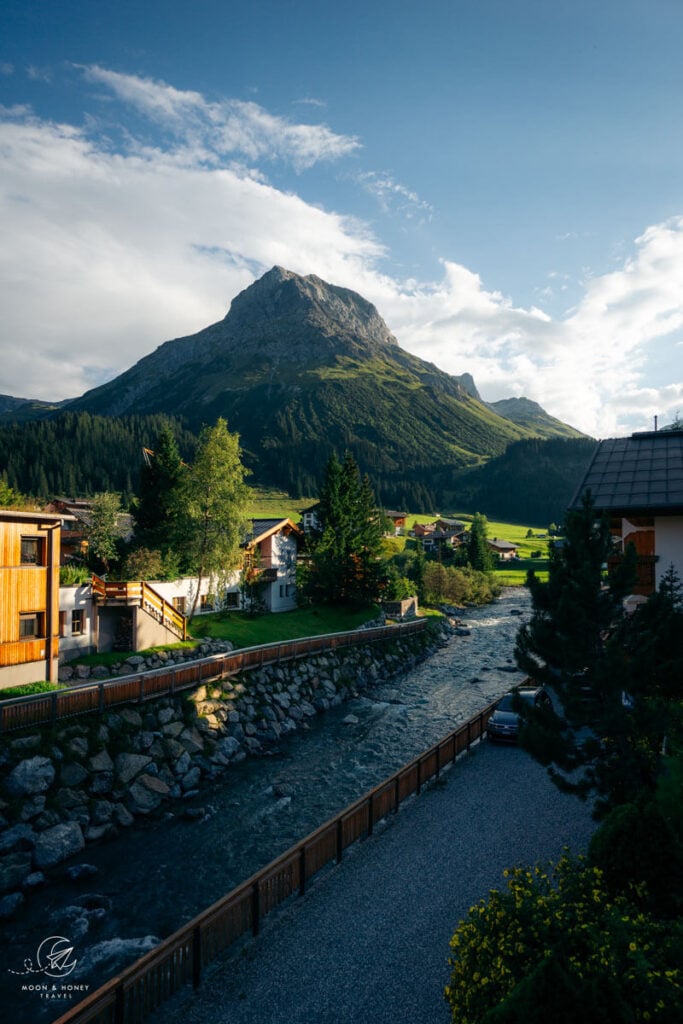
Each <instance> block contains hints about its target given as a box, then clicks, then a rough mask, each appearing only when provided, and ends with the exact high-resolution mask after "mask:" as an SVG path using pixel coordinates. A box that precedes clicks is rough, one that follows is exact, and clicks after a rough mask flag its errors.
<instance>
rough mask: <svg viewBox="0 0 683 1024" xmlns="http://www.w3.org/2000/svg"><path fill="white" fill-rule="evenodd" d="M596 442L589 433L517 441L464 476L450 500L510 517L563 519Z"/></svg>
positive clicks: (535, 522)
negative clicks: (571, 436)
mask: <svg viewBox="0 0 683 1024" xmlns="http://www.w3.org/2000/svg"><path fill="white" fill-rule="evenodd" d="M595 446H596V442H595V441H593V440H591V439H590V438H577V439H566V440H565V439H551V440H548V441H542V440H540V439H538V438H532V439H530V440H527V441H517V442H515V443H514V444H511V445H510V447H509V448H508V449H507V451H506V452H505V453H504V454H503V455H501V456H499V457H498V458H496V459H491V461H490V462H488V463H487V464H486V465H485V466H482V467H481V469H477V470H475V471H474V472H470V473H467V474H465V475H464V476H462V477H460V478H459V479H458V480H457V481H456V484H455V495H454V498H453V499H452V502H451V503H452V504H453V506H454V507H455V506H457V507H460V508H466V509H480V510H482V511H485V513H486V515H487V516H488V517H489V518H491V519H501V520H503V521H507V522H514V523H531V524H533V525H536V526H547V525H548V523H552V522H560V521H561V520H562V519H563V517H564V513H565V510H566V508H567V506H568V505H569V502H570V501H571V499H572V497H573V495H574V492H575V490H576V488H577V487H578V486H579V484H580V483H581V479H582V477H583V473H584V471H585V469H586V468H587V466H588V463H589V462H590V459H591V457H592V455H593V452H594V451H595Z"/></svg>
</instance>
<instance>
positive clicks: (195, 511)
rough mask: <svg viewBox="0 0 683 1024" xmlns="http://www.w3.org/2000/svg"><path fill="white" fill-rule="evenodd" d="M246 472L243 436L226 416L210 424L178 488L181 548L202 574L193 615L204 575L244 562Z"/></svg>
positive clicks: (214, 574)
mask: <svg viewBox="0 0 683 1024" xmlns="http://www.w3.org/2000/svg"><path fill="white" fill-rule="evenodd" d="M245 474H246V470H245V468H244V466H243V464H242V459H241V452H240V446H239V437H238V436H237V434H231V433H230V432H229V431H228V425H227V423H226V421H225V420H224V419H222V418H220V419H218V421H217V422H216V425H215V426H214V427H205V428H204V429H203V430H202V432H201V434H200V437H199V444H198V446H197V453H196V456H195V460H194V462H193V464H192V465H191V466H188V467H187V469H186V470H185V472H184V473H183V478H182V483H181V486H180V487H179V488H178V490H177V495H178V532H177V534H176V536H177V538H178V540H179V542H180V543H179V546H178V554H179V555H180V557H181V559H182V561H183V563H184V567H185V568H187V569H189V570H191V571H192V572H194V573H196V575H197V577H198V582H197V589H196V592H195V596H194V600H193V602H192V609H191V611H190V616H189V617H190V618H192V616H193V615H194V613H195V611H196V608H197V601H198V600H199V592H200V588H201V583H202V581H203V580H204V579H206V577H207V576H209V577H213V578H217V579H221V578H222V577H224V576H225V574H226V573H227V572H228V571H229V570H230V569H234V568H235V567H236V566H237V565H238V564H239V561H240V545H241V543H242V542H243V540H244V537H245V533H246V526H247V516H246V513H247V503H248V500H249V494H250V491H249V488H248V487H247V485H246V484H245V482H244V477H245Z"/></svg>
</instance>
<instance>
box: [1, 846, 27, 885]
mask: <svg viewBox="0 0 683 1024" xmlns="http://www.w3.org/2000/svg"><path fill="white" fill-rule="evenodd" d="M30 873H31V854H30V853H27V852H25V851H19V850H18V851H16V853H10V854H9V855H8V856H7V857H3V858H2V861H1V862H0V892H10V891H11V890H12V889H20V888H21V886H22V883H23V881H24V879H25V878H27V877H28V875H30Z"/></svg>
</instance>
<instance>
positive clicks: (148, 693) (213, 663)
mask: <svg viewBox="0 0 683 1024" xmlns="http://www.w3.org/2000/svg"><path fill="white" fill-rule="evenodd" d="M426 626H427V620H426V619H415V620H414V621H412V622H402V623H397V624H396V625H393V626H377V627H375V628H373V629H356V630H352V631H349V632H347V633H327V634H325V635H323V636H314V637H307V638H305V639H302V640H287V641H283V642H282V643H273V644H262V645H261V646H260V647H244V648H242V649H241V650H239V651H231V652H230V653H226V654H214V655H211V656H210V657H207V658H199V659H197V660H196V661H192V662H188V663H186V664H183V665H173V666H171V668H160V669H154V670H152V671H147V672H140V673H136V674H135V675H130V676H120V677H119V678H118V679H105V680H103V681H102V682H99V683H95V682H84V683H77V684H73V685H71V686H69V687H67V688H65V689H63V690H53V691H52V692H51V693H44V694H34V695H33V696H30V697H15V698H14V699H12V700H6V701H0V734H3V733H7V732H13V731H15V730H17V729H29V728H34V727H36V726H42V725H53V724H54V723H55V722H58V721H61V720H62V719H67V718H75V717H76V716H77V715H87V714H92V713H97V712H100V713H102V712H104V711H107V710H109V709H111V708H113V707H116V706H117V705H119V704H130V703H132V702H135V703H139V702H141V701H145V700H152V699H154V698H156V697H163V696H168V695H172V694H174V693H179V692H180V691H181V690H189V689H193V688H195V687H197V686H201V685H202V684H203V683H211V682H216V681H217V680H219V679H223V678H225V677H226V676H231V675H235V674H236V673H237V672H243V671H245V670H247V669H250V668H260V667H261V666H262V665H270V664H273V663H274V662H280V661H290V660H292V659H293V658H303V657H307V656H309V655H312V654H323V653H325V652H326V651H332V650H336V649H338V648H340V647H352V646H357V645H359V644H367V643H376V642H377V641H379V640H397V639H400V638H402V637H404V636H409V635H411V634H414V633H417V632H420V631H421V630H423V629H425V628H426Z"/></svg>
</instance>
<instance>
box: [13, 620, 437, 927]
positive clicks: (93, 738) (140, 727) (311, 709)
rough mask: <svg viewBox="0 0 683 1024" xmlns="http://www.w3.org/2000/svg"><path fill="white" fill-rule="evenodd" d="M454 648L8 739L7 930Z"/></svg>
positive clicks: (324, 658)
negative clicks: (158, 817)
mask: <svg viewBox="0 0 683 1024" xmlns="http://www.w3.org/2000/svg"><path fill="white" fill-rule="evenodd" d="M443 642H444V639H443V635H442V636H441V637H438V636H437V637H435V636H434V634H433V633H431V632H430V631H429V630H425V631H424V632H423V633H420V634H416V635H414V636H411V637H408V638H405V639H403V640H399V641H396V640H387V641H382V642H380V643H375V644H368V645H364V646H358V647H351V648H343V649H341V650H339V651H334V652H329V653H326V654H324V655H316V656H314V657H311V658H306V659H299V660H296V661H289V662H283V663H282V664H280V665H270V666H266V667H263V668H261V669H257V670H251V671H249V672H245V673H242V674H240V675H238V676H233V677H231V678H230V679H225V680H223V681H221V682H220V683H216V684H212V685H209V686H201V687H199V688H198V689H197V690H195V691H194V692H192V693H191V694H189V695H188V694H185V695H179V696H176V697H172V698H171V697H164V698H160V699H158V700H155V701H151V702H148V703H145V704H138V705H129V706H125V707H123V708H121V709H119V710H117V711H115V712H109V713H107V714H105V715H103V716H101V717H100V716H87V717H84V718H82V719H78V720H74V722H73V723H72V724H64V725H60V726H59V727H57V728H55V729H52V730H49V731H45V732H37V731H35V730H33V731H30V732H27V733H26V734H24V735H19V736H15V737H13V738H11V739H6V738H5V739H1V740H0V919H1V918H2V917H8V916H11V915H12V914H13V913H14V912H15V911H16V910H17V908H18V907H19V906H21V904H22V903H23V901H24V899H25V894H27V893H29V892H31V891H32V890H34V889H36V888H38V887H40V886H42V885H44V884H45V882H46V880H47V878H48V877H49V873H50V872H51V871H52V870H53V869H55V868H57V867H58V866H59V865H61V864H62V863H63V862H64V861H66V860H67V859H69V858H70V857H73V856H74V855H76V854H78V853H80V852H81V851H82V850H83V849H84V848H85V846H86V845H87V844H88V843H96V842H101V841H104V840H106V839H108V838H111V837H114V836H116V835H118V834H119V833H120V831H121V830H122V829H126V828H128V827H130V826H131V825H133V824H134V822H135V819H136V818H137V817H140V816H147V815H150V814H154V813H156V812H158V811H159V810H160V809H161V808H163V807H164V805H167V804H168V802H169V801H183V800H187V799H189V798H190V797H192V796H194V795H196V794H197V792H198V789H199V786H200V785H201V782H202V780H203V779H214V778H216V777H217V776H219V775H220V774H221V773H223V772H225V771H227V770H229V768H230V765H232V764H234V763H235V762H238V761H241V760H243V759H244V758H245V757H247V756H258V755H259V754H262V753H264V752H265V751H267V750H268V749H269V748H272V746H273V745H274V744H277V743H278V741H279V740H280V739H281V737H283V736H286V735H287V733H289V732H292V731H293V730H295V729H300V728H305V727H306V722H307V721H308V720H309V719H311V718H313V717H314V716H316V715H318V714H320V713H322V712H324V711H326V710H327V709H328V708H330V707H335V706H338V705H340V704H341V703H342V702H343V701H345V700H348V699H349V698H350V697H353V696H357V695H358V694H359V693H361V692H362V691H363V690H365V689H366V688H367V687H370V686H372V684H373V683H374V682H377V681H382V682H385V681H387V680H389V679H391V678H392V677H396V676H397V675H400V674H401V673H403V672H405V671H408V670H409V669H410V668H412V667H413V666H414V665H415V664H417V662H419V661H421V660H423V659H424V658H426V657H428V656H429V654H431V653H433V651H434V650H435V649H436V647H438V646H439V645H440V644H442V643H443ZM138 671H139V669H138ZM46 872H47V874H46ZM3 894H4V895H3Z"/></svg>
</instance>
